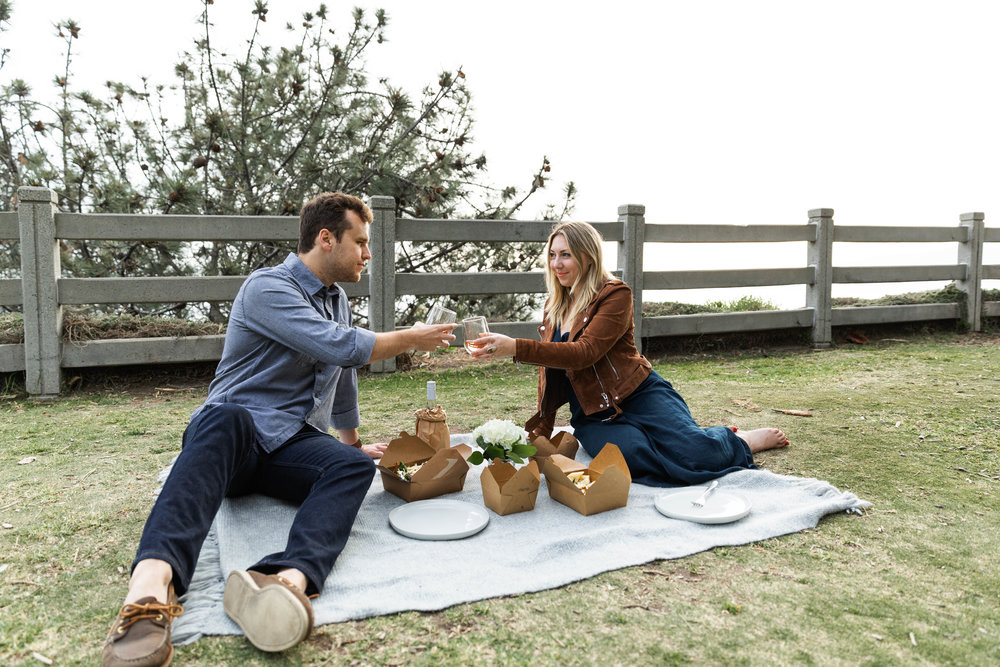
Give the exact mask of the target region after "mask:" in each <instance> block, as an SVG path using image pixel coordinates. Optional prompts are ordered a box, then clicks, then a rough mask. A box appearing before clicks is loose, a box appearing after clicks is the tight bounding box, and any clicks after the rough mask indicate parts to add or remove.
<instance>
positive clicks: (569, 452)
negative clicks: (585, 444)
mask: <svg viewBox="0 0 1000 667" xmlns="http://www.w3.org/2000/svg"><path fill="white" fill-rule="evenodd" d="M531 444H532V445H534V446H535V449H536V450H537V451H536V452H535V454H534V456H532V457H531V458H533V459H535V460H536V461H538V462H539V465H541V462H542V460H543V459H547V458H548V457H550V456H552V455H553V454H562V455H563V456H565V457H566V458H568V459H572V458H575V457H576V450H577V449H578V448H579V447H580V442H579V441H578V440H577V439H576V436H575V435H573V434H572V433H570V432H569V431H559V433H556V434H555V436H553V438H552V439H551V440H550V439H549V438H546V437H545V436H542V435H540V436H538V437H536V438H533V439H532V440H531Z"/></svg>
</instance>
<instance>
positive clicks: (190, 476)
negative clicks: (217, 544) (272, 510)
mask: <svg viewBox="0 0 1000 667" xmlns="http://www.w3.org/2000/svg"><path fill="white" fill-rule="evenodd" d="M374 476H375V464H374V462H373V461H372V459H371V458H370V457H369V456H368V455H367V454H365V453H364V452H363V451H361V450H360V449H356V448H354V447H351V446H349V445H345V444H343V443H341V442H340V441H339V440H337V439H336V438H334V437H333V436H331V435H328V434H326V433H320V432H319V431H318V430H316V429H314V428H313V427H311V426H305V427H304V428H303V429H302V430H301V431H299V432H298V433H297V434H296V435H294V436H292V437H291V438H289V439H288V440H287V441H286V442H285V443H284V444H283V445H282V446H281V447H279V448H278V449H276V450H274V451H273V452H271V453H266V452H264V451H263V450H262V449H261V448H260V446H259V445H257V441H256V435H255V430H254V425H253V420H252V419H251V417H250V413H248V412H247V411H246V410H245V409H244V408H242V407H240V406H238V405H232V404H217V405H210V406H206V407H205V408H204V409H203V410H202V411H201V412H199V413H198V414H197V415H196V416H195V417H194V418H193V419H192V420H191V423H190V424H188V427H187V430H185V431H184V440H183V448H182V450H181V453H180V455H179V456H178V457H177V460H176V461H175V462H174V466H173V469H172V470H171V472H170V476H169V477H168V478H167V481H166V482H165V483H164V485H163V490H162V491H161V492H160V496H159V498H157V500H156V503H155V504H154V505H153V510H152V511H151V512H150V514H149V518H148V519H147V520H146V526H145V528H144V529H143V532H142V539H141V540H140V541H139V549H138V552H137V554H136V558H135V561H134V562H133V564H132V568H133V569H134V568H135V565H136V564H137V563H138V562H139V561H141V560H144V559H146V558H159V559H160V560H164V561H166V562H167V563H170V565H171V567H172V568H173V570H174V579H173V581H174V589H175V590H176V591H177V594H178V595H180V594H182V593H183V592H184V591H186V590H187V588H188V586H189V585H190V583H191V575H192V574H193V572H194V567H195V563H196V562H197V560H198V554H199V552H200V551H201V546H202V543H203V542H204V541H205V536H206V535H208V530H209V528H210V527H211V525H212V520H213V519H214V518H215V513H216V512H217V511H218V510H219V506H220V505H221V504H222V500H223V498H225V497H227V496H240V495H244V494H248V493H261V494H264V495H267V496H272V497H274V498H280V499H282V500H287V501H289V502H293V503H298V504H299V505H300V506H299V510H298V512H297V513H296V515H295V520H294V521H293V522H292V527H291V531H290V532H289V534H288V541H287V543H286V545H285V550H284V551H281V552H278V553H273V554H270V555H268V556H264V557H263V558H262V559H261V560H260V561H258V562H257V563H256V564H255V565H253V566H251V567H250V569H252V570H258V571H260V572H264V573H265V574H273V573H275V572H278V571H279V570H281V569H284V568H286V567H291V568H296V569H298V570H300V571H301V572H302V573H303V574H305V576H306V579H307V580H308V582H309V585H308V589H307V591H306V592H307V594H310V595H311V594H314V593H319V592H321V591H322V589H323V582H324V581H325V580H326V576H327V575H328V574H329V573H330V570H331V569H332V568H333V564H334V562H335V561H336V560H337V557H338V556H339V555H340V552H341V551H343V549H344V545H345V544H346V542H347V538H348V536H349V535H350V533H351V526H352V525H353V523H354V519H355V517H356V516H357V514H358V509H359V508H360V507H361V503H362V501H363V500H364V498H365V493H366V492H367V491H368V487H369V486H371V483H372V479H373V478H374Z"/></svg>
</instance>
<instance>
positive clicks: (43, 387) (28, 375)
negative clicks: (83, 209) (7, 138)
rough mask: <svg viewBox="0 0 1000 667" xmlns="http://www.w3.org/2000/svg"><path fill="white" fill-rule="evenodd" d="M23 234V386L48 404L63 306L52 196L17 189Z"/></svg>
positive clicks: (58, 358)
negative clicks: (60, 301) (61, 302)
mask: <svg viewBox="0 0 1000 667" xmlns="http://www.w3.org/2000/svg"><path fill="white" fill-rule="evenodd" d="M17 200H18V205H17V221H18V225H19V227H20V229H21V291H22V297H23V306H24V384H25V388H26V389H27V391H28V395H30V396H31V397H32V398H36V399H42V400H49V399H53V398H56V397H57V396H58V395H59V389H60V385H61V384H62V368H61V366H62V307H61V306H60V305H59V273H60V270H61V266H60V261H59V243H58V241H57V240H56V218H55V213H56V201H57V199H56V193H55V192H53V191H52V190H49V189H48V188H32V187H22V188H18V190H17Z"/></svg>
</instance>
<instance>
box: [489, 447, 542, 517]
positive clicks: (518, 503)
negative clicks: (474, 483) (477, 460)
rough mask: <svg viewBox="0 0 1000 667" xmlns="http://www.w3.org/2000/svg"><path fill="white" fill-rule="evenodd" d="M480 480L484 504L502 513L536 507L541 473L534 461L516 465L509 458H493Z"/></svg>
mask: <svg viewBox="0 0 1000 667" xmlns="http://www.w3.org/2000/svg"><path fill="white" fill-rule="evenodd" d="M479 481H480V482H482V485H483V504H484V505H486V506H487V507H489V508H490V509H491V510H493V511H494V512H496V513H497V514H499V515H500V516H506V515H507V514H515V513H517V512H527V511H528V510H532V509H535V499H536V498H537V497H538V487H539V486H540V484H541V477H540V476H539V474H538V464H537V463H535V462H534V461H529V462H528V464H527V465H526V466H523V467H521V468H515V467H514V466H512V465H511V464H510V463H507V462H506V461H501V460H500V459H493V463H492V464H491V465H488V466H486V469H485V470H483V474H482V475H480V477H479Z"/></svg>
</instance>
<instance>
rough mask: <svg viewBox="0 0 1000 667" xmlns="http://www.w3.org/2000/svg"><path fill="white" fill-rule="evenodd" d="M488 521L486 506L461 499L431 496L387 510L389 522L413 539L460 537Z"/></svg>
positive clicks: (473, 532)
mask: <svg viewBox="0 0 1000 667" xmlns="http://www.w3.org/2000/svg"><path fill="white" fill-rule="evenodd" d="M489 522H490V513H489V512H487V511H486V508H485V507H482V506H480V505H473V504H472V503H467V502H465V501H462V500H449V499H447V498H431V499H430V500H418V501H416V502H412V503H407V504H405V505H400V506H399V507H397V508H396V509H394V510H392V511H391V512H389V525H390V526H392V528H393V530H395V531H396V532H397V533H399V534H400V535H405V536H406V537H412V538H413V539H415V540H459V539H462V538H463V537H469V536H470V535H475V534H476V533H478V532H479V531H481V530H482V529H483V528H485V527H486V524H488V523H489Z"/></svg>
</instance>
